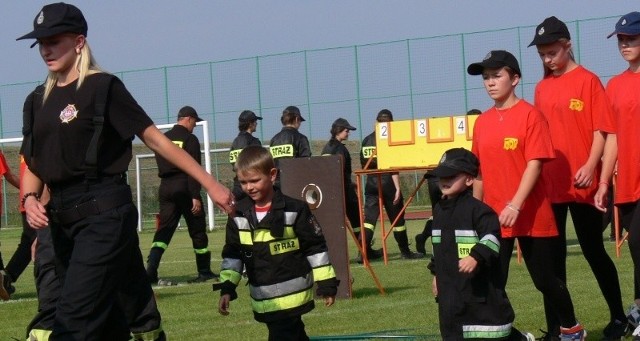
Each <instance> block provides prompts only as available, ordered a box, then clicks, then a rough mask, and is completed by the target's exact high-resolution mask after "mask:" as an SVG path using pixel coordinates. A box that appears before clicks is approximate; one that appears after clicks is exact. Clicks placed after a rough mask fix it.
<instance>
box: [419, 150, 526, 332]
mask: <svg viewBox="0 0 640 341" xmlns="http://www.w3.org/2000/svg"><path fill="white" fill-rule="evenodd" d="M478 167H479V162H478V158H477V157H476V156H475V155H473V153H471V152H470V151H468V150H466V149H464V148H453V149H449V150H447V151H446V152H445V153H444V155H442V158H441V159H440V163H439V164H438V166H437V167H436V168H435V169H433V170H431V171H429V172H427V176H428V177H436V178H438V179H439V187H440V190H441V191H442V194H443V196H442V199H441V200H440V201H439V202H438V204H436V205H435V207H434V215H433V217H434V218H433V237H432V239H431V241H432V243H433V258H432V260H431V263H430V264H429V268H430V269H431V271H432V273H433V275H434V277H433V285H432V290H433V294H434V295H435V296H436V297H437V299H438V310H439V317H440V333H441V336H442V339H443V340H462V339H482V340H534V337H533V335H531V334H530V333H527V334H522V333H520V332H519V331H518V330H517V329H515V328H514V327H513V326H512V323H513V319H514V313H513V308H512V307H511V303H510V302H509V298H508V297H507V294H506V292H505V290H504V286H503V285H502V274H501V268H500V261H499V258H498V254H499V250H500V222H499V221H498V215H497V214H496V213H495V212H494V211H493V210H492V209H491V207H489V206H488V205H487V204H485V203H483V202H482V201H480V200H478V199H476V198H474V197H473V190H472V185H473V182H474V178H475V177H476V176H477V175H478Z"/></svg>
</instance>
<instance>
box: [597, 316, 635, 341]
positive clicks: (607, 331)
mask: <svg viewBox="0 0 640 341" xmlns="http://www.w3.org/2000/svg"><path fill="white" fill-rule="evenodd" d="M627 333H629V323H628V322H627V321H624V322H622V321H618V320H613V321H611V322H609V324H607V326H606V327H604V330H603V331H602V335H604V337H603V338H602V339H603V340H620V338H622V337H624V336H625V335H627Z"/></svg>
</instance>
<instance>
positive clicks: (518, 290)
mask: <svg viewBox="0 0 640 341" xmlns="http://www.w3.org/2000/svg"><path fill="white" fill-rule="evenodd" d="M148 224H149V228H148V229H147V230H146V231H144V232H142V233H141V234H140V239H141V248H142V253H143V256H144V257H145V258H146V255H147V252H148V250H149V246H150V244H151V239H152V237H153V234H152V230H151V227H150V226H151V222H148ZM423 224H424V221H423V220H415V221H409V222H408V226H407V228H408V232H409V236H410V240H413V236H415V235H416V234H417V233H418V232H419V231H421V229H422V227H423ZM387 226H388V225H387ZM569 230H570V231H571V232H569V236H568V239H569V244H570V246H569V252H568V269H569V274H568V277H569V283H568V285H569V288H570V290H571V294H572V297H573V302H574V305H575V309H576V315H577V316H578V319H579V320H580V322H581V323H582V324H583V325H584V326H585V327H586V328H587V329H588V331H589V337H588V339H590V340H599V339H600V338H601V337H602V329H603V328H604V326H605V325H606V324H607V323H608V322H609V314H608V310H607V307H606V304H605V301H604V299H603V298H602V295H601V294H600V291H599V289H598V286H597V284H596V281H595V279H594V277H593V275H592V273H591V270H590V269H589V267H588V265H587V263H586V261H585V260H584V258H583V257H582V254H581V251H580V247H579V246H577V241H576V239H575V236H573V231H572V230H573V229H572V228H571V227H570V228H569ZM377 232H378V231H377ZM608 232H609V231H608V230H607V231H606V232H605V234H606V236H605V238H607V241H605V244H606V245H605V246H606V248H607V250H608V251H610V254H611V255H612V257H615V250H614V243H612V242H609V241H608ZM19 236H20V229H19V228H17V227H11V226H10V227H8V228H2V229H0V241H1V243H2V244H1V246H0V250H1V251H2V255H3V258H4V261H5V262H7V261H8V260H9V258H10V257H11V255H12V253H13V251H14V250H15V246H16V245H17V243H18V240H19ZM377 236H378V235H377ZM209 239H210V246H209V249H210V250H212V253H213V257H212V268H213V270H214V271H215V272H218V271H219V266H220V262H221V258H220V250H221V248H222V244H223V241H224V231H223V230H222V229H217V230H215V231H213V232H211V233H209ZM388 241H389V242H388V247H389V250H390V260H389V263H388V265H384V263H383V262H374V263H372V266H373V268H374V270H375V273H376V274H377V275H378V277H379V279H380V281H381V283H382V285H383V286H384V288H385V290H386V295H381V294H380V293H379V292H378V289H377V288H376V286H375V283H374V281H373V280H372V277H371V276H370V275H369V273H368V272H367V271H366V269H365V268H363V267H362V265H359V264H357V263H355V261H352V263H351V274H352V276H353V279H354V283H353V298H352V299H348V300H338V301H337V302H336V304H335V305H334V306H333V307H330V308H326V307H324V306H323V305H322V302H321V301H316V303H317V304H316V309H315V310H313V311H312V312H311V313H309V314H307V315H305V316H304V322H305V324H306V330H307V333H308V334H309V335H310V336H311V337H312V338H314V337H315V338H316V339H331V338H330V336H336V337H335V338H336V339H364V338H358V337H356V336H362V334H368V333H385V332H386V333H387V334H394V335H405V336H407V337H406V338H405V339H414V340H418V339H430V340H431V339H433V340H437V339H439V337H438V336H437V335H438V312H437V306H436V303H435V302H434V299H433V296H432V294H431V280H432V276H431V275H430V274H429V273H428V271H427V269H426V265H427V262H428V261H427V260H426V259H422V260H401V259H400V257H399V252H398V250H397V245H396V243H395V241H394V240H393V239H392V237H391V238H390V239H389V240H388ZM349 243H350V251H349V252H350V255H351V256H350V258H351V259H354V258H355V246H354V245H353V242H352V240H349ZM376 245H377V246H378V247H379V246H380V245H381V244H380V238H379V237H377V242H376ZM614 262H615V263H616V265H617V267H618V275H619V278H620V282H621V283H622V296H623V304H624V306H625V307H626V306H628V305H629V304H630V303H631V302H632V295H633V269H632V264H631V258H630V256H629V252H628V249H627V246H626V245H625V246H624V247H623V249H622V256H621V257H620V258H614ZM32 273H33V267H32V266H31V265H30V266H29V267H28V268H27V270H26V271H25V273H24V274H23V275H22V277H21V278H20V279H19V281H18V282H17V283H16V289H17V291H16V293H15V294H14V295H13V296H12V299H11V300H10V301H6V302H4V301H0V322H1V324H0V340H2V341H4V340H11V339H13V338H15V339H24V333H25V327H26V325H27V324H28V322H29V321H30V319H31V318H32V316H33V315H34V314H35V312H36V309H37V301H36V293H35V286H34V284H33V277H32ZM195 273H196V270H195V260H194V256H193V251H192V248H191V241H190V239H189V236H188V233H187V232H186V230H179V231H178V232H177V233H176V235H175V236H174V238H173V241H172V243H171V246H170V247H169V249H168V251H167V252H166V253H165V256H164V258H163V262H162V264H161V267H160V276H161V277H162V278H167V279H170V280H172V281H178V282H186V281H187V280H188V279H190V278H192V277H193V276H195ZM244 284H245V281H244V280H243V282H242V285H241V286H240V287H239V289H238V294H239V299H238V300H236V301H233V302H231V307H230V309H231V314H230V315H229V316H227V317H223V316H221V315H219V314H218V312H217V302H218V297H219V294H218V293H213V292H212V291H211V284H210V283H205V284H190V285H186V284H184V285H179V286H176V287H163V288H158V289H157V290H156V294H157V297H158V305H159V307H160V310H161V313H162V316H163V319H164V322H163V325H164V328H165V330H166V332H167V335H168V337H169V339H171V340H264V339H266V335H267V329H266V327H265V326H264V325H263V324H261V323H258V322H256V321H254V320H253V315H252V313H251V308H250V302H249V297H248V290H247V287H246V286H245V285H244ZM507 291H508V294H509V296H510V298H511V301H512V303H513V305H514V309H515V311H516V326H517V327H518V328H519V329H520V330H523V331H530V332H532V333H534V335H536V336H539V335H540V334H541V333H540V331H539V329H544V328H545V322H544V321H545V319H544V312H543V308H542V298H541V295H540V293H539V292H538V291H537V290H536V289H535V288H534V287H533V284H532V282H531V279H530V278H529V275H528V273H527V272H526V269H525V267H524V265H523V264H522V265H520V264H518V263H517V261H516V258H515V257H514V259H513V262H512V266H511V271H510V278H509V284H508V287H507ZM412 335H415V337H411V336H412ZM337 336H342V337H337ZM372 339H373V338H372Z"/></svg>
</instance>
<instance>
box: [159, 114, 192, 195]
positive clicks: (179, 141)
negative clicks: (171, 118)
mask: <svg viewBox="0 0 640 341" xmlns="http://www.w3.org/2000/svg"><path fill="white" fill-rule="evenodd" d="M164 135H165V136H166V137H167V138H169V140H171V142H173V143H174V144H176V145H177V146H178V147H180V148H182V149H184V150H185V151H186V152H187V153H189V155H191V157H192V158H193V159H194V160H196V162H197V163H198V164H200V162H201V156H200V155H201V154H200V140H198V137H197V136H195V135H194V134H192V133H190V132H189V130H188V129H187V128H186V127H183V126H181V125H179V124H176V125H174V126H173V128H171V130H169V131H167V132H166V133H165V134H164ZM156 162H157V163H158V176H159V177H160V178H163V179H167V178H172V177H176V176H178V177H187V178H188V186H189V193H191V198H193V199H200V198H201V197H200V189H201V188H202V187H201V185H200V183H199V182H197V181H196V180H195V179H194V178H192V177H190V176H188V175H187V174H186V173H185V172H183V171H182V170H181V169H180V168H178V167H176V166H175V165H174V164H172V163H171V162H169V161H167V159H165V158H163V157H162V156H160V155H158V154H156Z"/></svg>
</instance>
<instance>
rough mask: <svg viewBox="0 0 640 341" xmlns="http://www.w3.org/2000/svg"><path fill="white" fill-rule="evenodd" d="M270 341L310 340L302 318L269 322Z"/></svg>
mask: <svg viewBox="0 0 640 341" xmlns="http://www.w3.org/2000/svg"><path fill="white" fill-rule="evenodd" d="M267 328H268V329H269V341H306V340H309V337H308V336H307V333H306V332H305V331H304V323H303V322H302V316H296V317H290V318H288V319H282V320H277V321H273V322H267Z"/></svg>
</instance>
